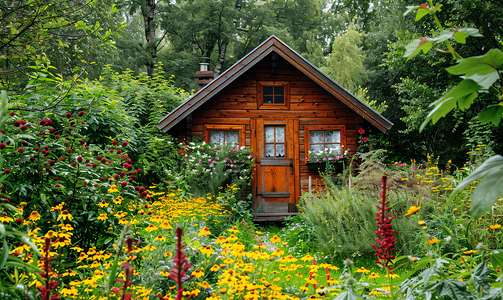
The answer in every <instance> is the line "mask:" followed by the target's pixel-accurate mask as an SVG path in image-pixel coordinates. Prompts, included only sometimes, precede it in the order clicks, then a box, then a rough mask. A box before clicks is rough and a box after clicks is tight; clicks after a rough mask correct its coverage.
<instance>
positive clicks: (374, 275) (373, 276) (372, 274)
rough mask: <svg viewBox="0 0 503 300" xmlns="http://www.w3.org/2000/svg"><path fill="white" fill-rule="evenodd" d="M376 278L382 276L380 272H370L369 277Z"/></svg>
mask: <svg viewBox="0 0 503 300" xmlns="http://www.w3.org/2000/svg"><path fill="white" fill-rule="evenodd" d="M375 278H381V276H379V274H377V273H375V272H372V273H370V275H369V278H368V279H375Z"/></svg>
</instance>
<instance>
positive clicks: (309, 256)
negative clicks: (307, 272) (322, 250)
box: [300, 254, 314, 261]
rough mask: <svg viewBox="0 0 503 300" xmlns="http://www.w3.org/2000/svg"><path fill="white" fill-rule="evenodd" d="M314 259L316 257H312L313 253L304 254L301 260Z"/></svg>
mask: <svg viewBox="0 0 503 300" xmlns="http://www.w3.org/2000/svg"><path fill="white" fill-rule="evenodd" d="M313 259H314V257H312V256H311V255H309V254H308V255H306V256H304V257H303V258H301V259H300V260H302V261H310V260H313Z"/></svg>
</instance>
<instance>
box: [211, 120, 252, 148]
mask: <svg viewBox="0 0 503 300" xmlns="http://www.w3.org/2000/svg"><path fill="white" fill-rule="evenodd" d="M211 130H221V131H236V130H238V131H239V147H244V146H245V125H220V124H204V140H205V141H206V143H210V131H211Z"/></svg>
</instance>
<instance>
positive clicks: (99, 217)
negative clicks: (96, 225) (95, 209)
mask: <svg viewBox="0 0 503 300" xmlns="http://www.w3.org/2000/svg"><path fill="white" fill-rule="evenodd" d="M107 219H108V216H107V214H100V215H99V216H98V220H100V221H105V220H107Z"/></svg>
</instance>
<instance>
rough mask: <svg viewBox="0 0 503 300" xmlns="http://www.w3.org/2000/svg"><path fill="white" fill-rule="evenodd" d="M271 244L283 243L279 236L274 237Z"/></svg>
mask: <svg viewBox="0 0 503 300" xmlns="http://www.w3.org/2000/svg"><path fill="white" fill-rule="evenodd" d="M271 242H273V243H279V242H281V239H280V238H279V237H278V236H277V235H274V236H273V237H272V238H271Z"/></svg>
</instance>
